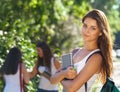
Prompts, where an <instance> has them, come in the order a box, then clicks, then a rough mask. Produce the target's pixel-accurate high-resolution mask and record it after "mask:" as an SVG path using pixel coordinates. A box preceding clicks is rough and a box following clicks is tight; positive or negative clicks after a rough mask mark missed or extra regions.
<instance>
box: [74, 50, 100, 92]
mask: <svg viewBox="0 0 120 92" xmlns="http://www.w3.org/2000/svg"><path fill="white" fill-rule="evenodd" d="M79 51H80V50H78V51H77V52H76V53H75V55H76V54H77V53H78V52H79ZM96 51H100V50H99V49H96V50H94V51H92V52H90V53H89V54H88V55H87V56H86V57H85V58H83V59H82V60H81V61H79V62H77V63H75V64H74V66H75V67H76V70H77V74H79V72H80V71H81V70H82V69H83V67H84V66H85V64H86V60H87V59H88V57H89V56H90V55H91V54H92V53H94V52H96ZM75 55H74V56H75ZM96 78H97V74H94V75H93V76H92V77H91V78H90V79H89V80H88V81H87V92H91V91H90V90H91V87H92V85H93V84H94V82H95V80H96ZM77 92H85V85H83V86H82V87H81V88H80V89H79V90H78V91H77Z"/></svg>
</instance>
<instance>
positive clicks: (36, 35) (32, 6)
mask: <svg viewBox="0 0 120 92" xmlns="http://www.w3.org/2000/svg"><path fill="white" fill-rule="evenodd" d="M95 8H96V9H100V10H102V11H103V12H105V14H106V15H107V18H108V21H109V23H110V27H111V35H112V40H113V43H114V48H113V58H114V60H113V62H114V72H113V74H114V75H113V78H114V79H115V81H116V84H117V85H118V86H120V80H119V79H118V78H120V68H119V66H120V0H0V67H1V65H2V64H3V62H4V59H5V56H6V54H7V53H8V51H9V49H10V48H11V47H13V46H18V47H19V48H20V49H21V51H22V53H23V62H24V63H25V64H26V66H27V68H28V70H31V69H32V67H33V66H34V63H35V60H36V57H37V53H36V47H35V44H36V43H37V42H38V41H46V42H47V43H48V44H49V45H50V47H51V49H52V51H53V53H54V55H55V57H58V59H60V57H61V55H62V54H63V53H67V52H70V51H71V50H72V49H74V48H77V47H80V46H82V44H83V43H82V39H81V36H80V28H81V19H82V17H83V16H84V14H86V13H87V12H88V11H89V10H91V9H95ZM38 77H39V76H36V77H35V78H33V79H31V81H30V83H29V85H27V92H36V88H37V83H38ZM2 87H3V81H2V80H0V92H1V89H2ZM97 87H98V88H99V86H97ZM97 87H96V88H95V89H94V90H93V91H92V92H97V91H95V90H96V89H97ZM60 90H61V87H60ZM98 92H99V91H98Z"/></svg>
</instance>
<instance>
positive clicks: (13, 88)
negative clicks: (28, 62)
mask: <svg viewBox="0 0 120 92" xmlns="http://www.w3.org/2000/svg"><path fill="white" fill-rule="evenodd" d="M20 67H21V68H20ZM20 69H21V70H20ZM20 71H21V72H20ZM1 72H2V75H3V78H4V81H5V87H4V90H3V92H24V90H23V88H22V86H20V85H21V83H23V80H24V82H25V83H28V82H29V74H28V72H27V70H26V67H25V64H23V63H22V54H21V51H20V50H19V49H18V48H17V47H13V48H11V49H10V51H9V53H8V54H7V56H6V59H5V62H4V64H3V66H2V68H1ZM20 73H21V78H20ZM22 76H23V77H22ZM21 79H22V80H21ZM20 80H21V82H20Z"/></svg>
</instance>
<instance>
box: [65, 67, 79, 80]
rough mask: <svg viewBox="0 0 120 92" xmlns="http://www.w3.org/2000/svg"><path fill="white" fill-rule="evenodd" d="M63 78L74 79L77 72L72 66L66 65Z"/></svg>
mask: <svg viewBox="0 0 120 92" xmlns="http://www.w3.org/2000/svg"><path fill="white" fill-rule="evenodd" d="M64 74H65V78H67V79H74V78H75V77H76V75H77V72H76V71H75V69H74V67H73V66H69V67H67V69H66V70H64Z"/></svg>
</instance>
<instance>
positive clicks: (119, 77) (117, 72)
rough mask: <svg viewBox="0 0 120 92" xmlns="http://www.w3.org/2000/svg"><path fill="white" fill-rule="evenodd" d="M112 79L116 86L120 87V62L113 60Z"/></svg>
mask: <svg viewBox="0 0 120 92" xmlns="http://www.w3.org/2000/svg"><path fill="white" fill-rule="evenodd" d="M113 67H114V71H113V80H114V82H115V84H116V85H117V86H119V87H120V62H113Z"/></svg>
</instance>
